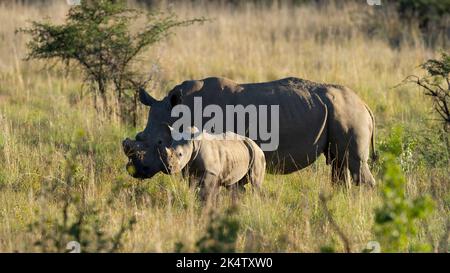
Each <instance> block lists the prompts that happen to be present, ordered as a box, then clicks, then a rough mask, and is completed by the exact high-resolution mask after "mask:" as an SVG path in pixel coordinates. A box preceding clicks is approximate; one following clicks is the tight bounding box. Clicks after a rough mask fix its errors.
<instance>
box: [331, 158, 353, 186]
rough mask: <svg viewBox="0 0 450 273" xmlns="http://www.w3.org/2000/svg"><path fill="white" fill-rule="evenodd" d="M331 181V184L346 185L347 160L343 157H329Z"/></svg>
mask: <svg viewBox="0 0 450 273" xmlns="http://www.w3.org/2000/svg"><path fill="white" fill-rule="evenodd" d="M331 182H332V183H333V184H344V185H348V183H349V182H350V178H349V176H348V160H346V159H345V157H342V158H338V157H334V158H333V159H331Z"/></svg>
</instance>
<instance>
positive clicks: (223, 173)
mask: <svg viewBox="0 0 450 273" xmlns="http://www.w3.org/2000/svg"><path fill="white" fill-rule="evenodd" d="M160 154H161V160H162V162H163V164H164V165H165V168H166V172H167V173H168V174H174V173H179V172H182V173H183V176H184V177H187V178H188V179H189V184H190V185H191V186H192V185H195V186H199V187H200V198H201V200H202V201H207V200H209V199H214V198H215V196H216V194H217V192H218V189H219V187H220V186H224V187H226V188H233V189H236V188H241V189H243V186H244V185H245V184H247V183H250V184H251V185H252V186H253V187H254V188H259V187H260V186H261V183H262V182H263V180H264V175H265V170H266V160H265V157H264V153H263V151H262V150H261V148H259V146H258V145H257V144H256V143H255V142H253V140H251V139H249V138H247V137H243V136H240V135H237V134H235V133H232V132H227V133H224V134H217V135H213V134H208V133H206V132H202V133H199V132H197V133H194V134H193V135H191V137H190V138H189V139H188V140H186V138H185V139H182V140H178V141H176V140H174V141H173V142H172V144H171V145H170V146H169V147H165V148H164V150H163V151H160Z"/></svg>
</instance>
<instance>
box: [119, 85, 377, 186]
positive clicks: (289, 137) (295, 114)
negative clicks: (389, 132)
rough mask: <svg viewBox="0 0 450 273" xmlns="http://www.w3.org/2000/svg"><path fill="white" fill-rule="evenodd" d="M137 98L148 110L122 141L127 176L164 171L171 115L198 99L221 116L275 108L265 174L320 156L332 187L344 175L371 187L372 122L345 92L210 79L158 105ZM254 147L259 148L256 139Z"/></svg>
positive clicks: (337, 88)
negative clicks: (237, 108) (275, 136)
mask: <svg viewBox="0 0 450 273" xmlns="http://www.w3.org/2000/svg"><path fill="white" fill-rule="evenodd" d="M139 97H140V101H141V102H142V103H143V104H145V105H147V106H150V111H149V117H148V122H147V126H146V127H145V129H144V131H142V132H140V133H138V134H137V135H136V140H130V139H128V138H127V139H125V140H124V141H123V143H122V144H123V149H124V152H125V154H126V155H127V156H128V157H129V163H128V164H127V170H130V169H132V171H129V173H130V175H132V176H133V177H135V178H141V179H144V178H150V177H152V176H153V175H155V174H156V173H158V172H160V171H162V172H166V170H165V168H164V165H163V163H162V162H161V157H160V151H161V149H163V148H164V147H168V146H170V143H171V141H172V138H171V136H170V134H169V133H167V130H166V129H165V128H166V126H167V124H169V125H172V124H173V122H174V121H175V118H172V117H171V110H172V108H173V107H174V106H176V105H178V104H184V105H186V106H188V107H189V108H190V109H191V111H192V112H193V111H194V110H193V105H194V103H193V101H194V97H202V101H203V106H206V105H208V104H216V105H219V106H220V107H221V108H222V109H224V112H225V106H226V105H238V104H240V105H243V106H247V105H256V106H259V105H279V111H280V112H279V146H278V149H276V150H275V151H264V154H265V157H266V160H267V165H268V167H269V172H273V171H274V170H275V171H276V172H277V173H282V174H287V173H291V172H294V171H297V170H300V169H303V168H305V167H307V166H308V165H311V164H312V163H313V162H314V161H315V160H316V159H317V158H318V157H319V156H320V155H321V154H324V155H325V157H326V162H327V164H331V165H332V175H331V178H332V181H333V182H339V181H344V182H347V181H348V180H349V177H348V175H347V173H348V172H347V170H350V174H351V177H352V179H353V181H354V182H355V183H356V184H357V185H359V184H360V183H365V184H369V185H372V186H373V185H375V180H374V178H373V176H372V174H371V172H370V170H369V166H368V164H367V161H368V158H369V150H370V146H372V150H373V155H374V154H375V151H374V127H375V124H374V118H373V115H372V112H371V111H370V109H369V107H367V105H366V104H365V103H364V102H363V101H362V100H361V99H360V98H359V97H358V96H357V95H356V94H355V93H354V92H353V91H352V90H350V89H349V88H346V87H343V86H339V85H332V84H320V83H314V82H311V81H307V80H303V79H299V78H292V77H291V78H285V79H281V80H276V81H272V82H264V83H249V84H238V83H235V82H233V81H231V80H228V79H225V78H215V77H211V78H206V79H203V80H190V81H185V82H183V83H182V84H180V85H177V86H175V87H174V88H173V89H172V90H171V91H170V92H169V93H168V95H167V96H166V97H165V98H164V99H162V100H160V101H159V100H156V99H154V98H153V97H151V96H150V95H149V94H148V93H147V92H146V91H145V90H143V89H141V90H140V91H139ZM206 121H207V119H205V120H203V122H206ZM246 126H248V124H247V125H246ZM255 142H256V143H257V144H258V145H260V144H261V140H259V139H256V140H255Z"/></svg>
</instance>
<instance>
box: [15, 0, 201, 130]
mask: <svg viewBox="0 0 450 273" xmlns="http://www.w3.org/2000/svg"><path fill="white" fill-rule="evenodd" d="M138 20H142V21H139V22H143V23H140V24H139V26H137V22H138ZM203 21H205V19H203V18H195V19H190V20H179V19H178V18H177V16H176V15H175V14H173V13H169V14H164V13H160V12H153V13H151V12H148V13H145V12H142V11H138V10H136V9H131V8H128V7H127V3H126V1H125V0H99V1H89V0H81V4H80V5H76V6H72V7H71V8H70V10H69V12H68V14H67V17H66V21H65V23H64V24H61V25H56V24H53V23H52V22H50V21H49V20H48V19H47V20H45V21H43V22H37V21H34V22H32V23H31V27H29V28H23V29H20V30H19V31H21V32H23V33H27V34H29V35H30V36H31V40H30V41H29V42H28V44H27V47H28V49H29V52H28V55H27V59H44V60H49V59H56V60H58V61H62V62H63V63H64V64H66V65H67V66H68V65H69V64H70V63H71V62H72V63H75V64H76V65H78V66H79V67H81V68H82V70H83V72H84V74H85V76H86V78H85V80H86V81H87V82H89V83H91V84H92V85H91V86H92V87H93V88H92V90H93V91H94V92H95V94H96V95H97V94H99V95H100V97H101V98H102V100H103V104H104V106H105V107H107V105H108V90H109V89H110V87H112V89H113V90H114V91H115V93H116V95H117V98H118V101H119V103H120V104H121V106H123V108H125V109H121V110H127V109H126V106H127V104H128V105H129V104H131V105H132V110H133V111H134V112H135V111H136V107H137V105H136V103H137V97H136V92H135V90H136V87H138V86H141V85H145V84H146V83H147V82H148V80H149V77H146V76H144V74H142V73H141V72H139V71H136V69H135V68H133V65H134V64H135V63H136V62H137V60H138V57H139V56H140V54H142V53H143V52H144V50H145V49H147V48H148V47H149V46H150V45H152V44H154V43H156V42H158V41H160V40H161V39H163V38H164V37H166V36H168V35H169V34H170V33H171V30H172V29H173V28H176V27H181V26H188V25H191V24H193V23H197V22H203ZM134 28H136V29H137V30H134V31H133V29H134ZM127 90H128V91H129V92H128V93H126V91H127ZM130 91H131V92H130ZM128 110H129V109H128ZM126 112H127V111H126ZM135 122H136V120H135V118H134V123H135Z"/></svg>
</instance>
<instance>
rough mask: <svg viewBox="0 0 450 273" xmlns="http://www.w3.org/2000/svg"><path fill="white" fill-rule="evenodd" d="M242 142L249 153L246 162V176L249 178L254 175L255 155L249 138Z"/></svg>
mask: <svg viewBox="0 0 450 273" xmlns="http://www.w3.org/2000/svg"><path fill="white" fill-rule="evenodd" d="M244 144H245V146H247V149H248V152H249V155H250V162H249V163H248V170H247V176H248V177H249V178H250V177H253V175H254V173H253V165H254V164H255V157H256V155H255V148H254V147H253V145H252V142H251V140H249V139H245V140H244Z"/></svg>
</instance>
